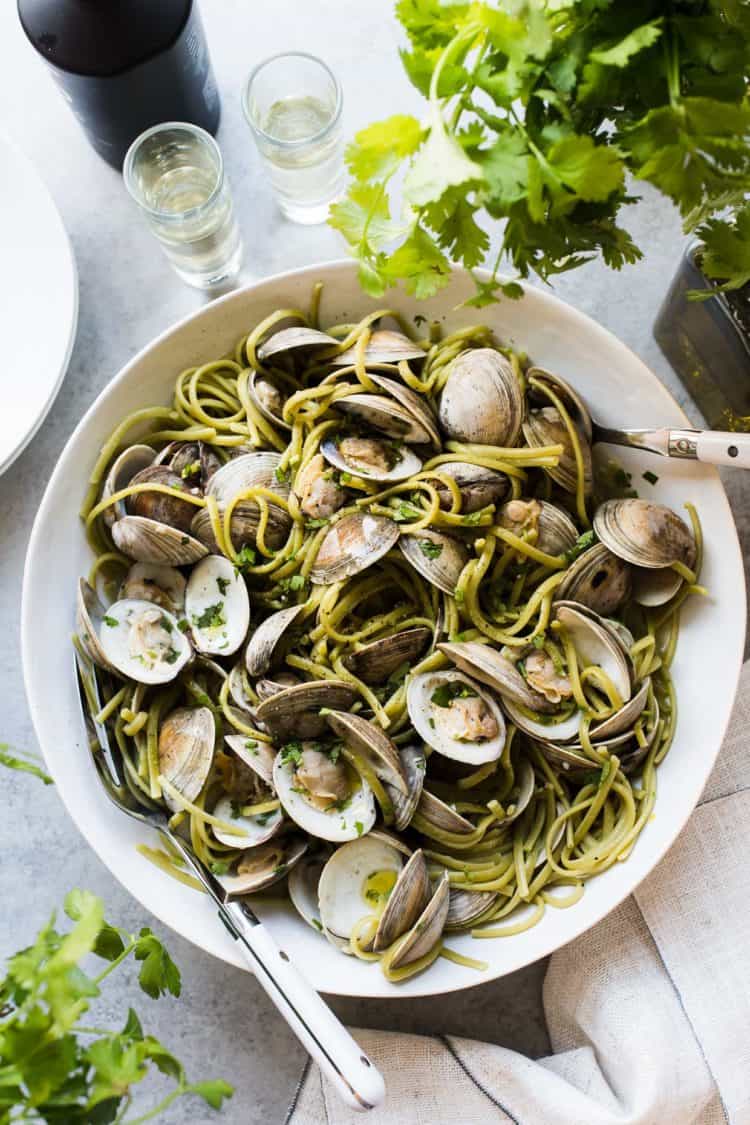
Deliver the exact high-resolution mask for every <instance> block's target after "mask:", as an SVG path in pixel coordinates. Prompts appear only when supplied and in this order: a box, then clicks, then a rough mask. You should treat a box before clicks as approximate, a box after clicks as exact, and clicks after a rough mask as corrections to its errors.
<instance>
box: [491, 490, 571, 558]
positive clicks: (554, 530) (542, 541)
mask: <svg viewBox="0 0 750 1125" xmlns="http://www.w3.org/2000/svg"><path fill="white" fill-rule="evenodd" d="M498 523H499V524H500V526H501V527H505V528H507V529H508V530H509V531H512V532H513V533H514V534H515V535H519V536H521V535H523V533H524V532H527V531H536V533H537V537H536V539H535V540H534V546H535V547H538V548H539V550H540V551H544V552H545V553H546V554H548V555H564V554H565V552H566V551H569V550H570V548H571V547H574V546H575V544H576V543H577V541H578V529H577V528H576V525H575V524H574V523H573V521H572V519H571V518H570V516H569V515H568V513H567V512H564V511H563V510H562V508H558V507H556V505H555V504H549V503H548V502H547V501H546V500H509V501H508V503H507V504H503V506H502V507H501V508H500V510H499V512H498Z"/></svg>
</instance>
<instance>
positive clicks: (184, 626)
mask: <svg viewBox="0 0 750 1125" xmlns="http://www.w3.org/2000/svg"><path fill="white" fill-rule="evenodd" d="M177 628H178V629H179V630H180V632H181V633H187V632H188V631H189V629H190V622H189V621H186V620H185V618H184V617H181V618H180V620H179V621H178V622H177Z"/></svg>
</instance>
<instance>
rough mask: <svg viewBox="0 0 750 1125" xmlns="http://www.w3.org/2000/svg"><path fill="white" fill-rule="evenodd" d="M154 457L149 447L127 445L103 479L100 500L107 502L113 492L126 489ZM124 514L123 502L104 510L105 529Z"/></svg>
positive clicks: (153, 451)
mask: <svg viewBox="0 0 750 1125" xmlns="http://www.w3.org/2000/svg"><path fill="white" fill-rule="evenodd" d="M155 457H156V450H154V449H152V448H151V446H150V445H129V446H128V447H127V449H123V451H122V453H120V454H119V456H117V457H116V458H115V460H114V461H113V462H112V464H111V465H110V468H109V471H108V473H107V475H106V477H105V478H104V486H103V488H102V495H101V498H102V500H108V499H109V497H110V496H113V495H114V494H115V492H120V491H121V490H122V489H123V488H127V486H128V485H129V484H130V482H131V480H132V478H133V477H134V476H135V475H136V473H139V472H140V471H141V470H142V469H145V468H147V466H149V465H151V464H153V460H154V458H155ZM124 514H125V502H124V500H120V501H118V502H116V503H115V504H114V505H112V506H111V507H109V508H105V509H104V511H103V512H102V519H103V520H104V522H105V524H106V525H107V527H111V526H112V524H113V523H114V522H115V520H116V519H117V517H118V515H119V516H122V515H124Z"/></svg>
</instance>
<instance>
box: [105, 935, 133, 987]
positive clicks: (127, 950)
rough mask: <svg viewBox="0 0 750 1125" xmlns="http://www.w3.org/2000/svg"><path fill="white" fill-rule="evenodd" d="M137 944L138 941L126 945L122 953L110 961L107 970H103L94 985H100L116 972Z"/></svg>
mask: <svg viewBox="0 0 750 1125" xmlns="http://www.w3.org/2000/svg"><path fill="white" fill-rule="evenodd" d="M137 944H138V942H137V941H131V943H130V945H126V946H125V948H124V949H123V951H122V953H119V954H118V955H117V957H115V959H114V961H110V963H109V964H108V965H107V967H106V969H102V971H101V972H100V973H99V976H98V977H94V984H100V983H101V982H102V981H103V980H104V978H105V977H108V976H109V974H110V973H112V972H114V970H115V969H116V968H117V966H118V965H121V964H122V962H123V961H125V960H126V959H127V958H128V957H129V956H130V954H131V953H132V952H133V950H134V949H135V947H136V945H137Z"/></svg>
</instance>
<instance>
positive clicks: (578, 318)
mask: <svg viewBox="0 0 750 1125" xmlns="http://www.w3.org/2000/svg"><path fill="white" fill-rule="evenodd" d="M355 270H356V263H354V262H353V261H352V260H351V259H346V258H344V259H341V258H337V259H332V260H329V261H323V262H316V263H314V264H313V265H309V266H303V267H298V268H295V269H289V270H283V271H280V272H279V273H276V274H273V275H271V276H269V277H264V278H262V279H259V280H257V281H253V282H251V283H249V284H248V285H245V286H242V287H240V288H238V289H233V290H232V291H231V292H229V293H227V294H224V295H222V296H221V297H219V298H217V299H216V300H214V301H212V302H210V303H209V304H206V305H203V306H201V307H200V308H198V309H196V310H193V311H192V312H190V313H188V314H187V315H186V316H184V317H182V318H181V319H180V320H179V321H177V322H176V323H174V324H173V325H171V326H170V327H168V328H166V329H165V330H164V331H163V332H161V333H159V334H158V335H157V336H156V337H154V338H153V339H151V340H150V341H149V342H148V343H147V344H145V345H144V346H143V347H142V348H140V349H139V351H138V352H137V353H136V354H135V355H134V356H132V358H131V359H130V360H129V361H128V362H127V363H126V364H125V365H124V366H123V367H122V368H121V369H120V370H119V371H118V372H117V374H116V375H114V376H113V377H112V379H111V380H110V381H109V382H108V383H107V384H106V386H104V387H103V388H102V390H101V391H100V392H99V394H98V395H97V396H96V398H95V399H94V400H93V402H92V403H91V404H90V406H89V407H88V409H87V410H86V412H85V414H84V415H83V417H82V418H81V419H80V421H79V422H78V424H77V425H76V427H75V429H74V430H73V432H72V433H71V434H70V436H69V437H68V439H67V441H66V442H65V445H64V446H63V449H62V450H61V452H60V454H59V457H58V460H57V462H56V464H55V467H54V469H53V471H52V474H51V475H50V477H49V480H48V482H47V485H46V487H45V491H44V494H43V496H42V499H41V501H40V503H39V507H38V509H37V514H36V517H35V519H34V524H33V527H32V531H31V535H30V538H29V543H28V547H27V551H26V557H25V563H24V577H23V588H22V602H21V655H22V668H23V677H24V686H25V690H26V697H27V702H28V706H29V711H30V714H31V718H32V722H33V725H34V730H35V733H36V735H37V739H38V741H39V744H40V747H41V750H42V754H43V756H44V758H45V761H46V762H47V765H48V767H49V769H50V772H51V773H52V775H53V777H54V773H55V767H56V763H55V764H53V763H51V762H50V761H49V758H48V755H47V751H46V748H45V746H44V743H43V741H42V738H41V737H40V733H39V732H40V730H41V729H42V722H41V717H40V708H39V701H38V700H37V698H36V696H35V692H34V688H33V685H34V676H33V669H32V665H31V658H30V650H31V648H32V640H31V634H32V628H33V623H32V611H31V597H30V594H31V590H32V588H33V586H34V585H35V582H36V575H35V570H36V561H37V560H38V559H39V557H40V551H39V539H40V536H41V533H42V530H43V527H44V524H45V523H46V519H47V509H48V506H49V505H50V503H51V493H52V491H53V488H54V485H55V484H56V482H57V479H58V476H60V475H62V473H63V471H64V469H65V462H66V460H67V456H68V452H69V450H70V448H71V446H73V445H74V444H75V442H76V441H77V439H78V436H79V435H80V434H81V433H82V432H83V431H85V430H86V429H87V428H88V426H89V423H90V419H91V417H92V416H93V415H94V414H95V413H96V412H98V410H99V409H100V407H101V406H102V404H103V403H104V402H105V401H106V400H107V399H108V398H109V396H110V395H113V394H115V393H116V392H117V390H118V389H119V387H120V385H121V384H122V383H123V382H125V381H126V380H127V379H128V377H129V375H130V373H131V371H132V370H133V369H134V368H135V367H137V365H138V364H140V362H141V361H142V359H143V358H144V356H146V355H147V354H148V353H149V352H150V351H151V350H152V349H154V348H156V347H157V346H158V345H161V344H162V343H164V342H165V341H167V340H168V339H169V338H170V337H173V336H177V335H178V334H179V333H180V332H181V331H182V330H183V329H184V328H185V326H186V325H188V324H191V323H193V322H194V321H197V320H200V319H201V318H203V317H205V316H206V315H207V314H208V313H209V311H213V310H214V309H216V308H217V307H218V306H223V305H225V304H229V303H231V302H233V301H240V300H241V299H242V298H247V297H252V295H253V293H254V292H255V291H256V290H258V289H262V288H265V287H267V286H269V285H271V284H274V283H277V284H281V283H284V282H286V281H289V280H290V279H300V278H301V279H304V278H305V277H308V278H310V280H311V282H312V281H316V280H320V276H321V275H322V274H327V275H330V273H331V272H349V273H354V271H355ZM465 272H466V271H464V270H462V269H460V268H458V267H453V273H454V274H464V273H465ZM472 272H473V273H474V274H475V275H476V276H477V277H478V278H479V279H480V280H489V278H490V273H489V271H488V270H482V269H477V270H474V271H472ZM353 280H354V281H355V282H356V275H354V277H353ZM524 290H525V292H526V293H529V294H530V295H531V296H532V297H533V299H534V300H539V301H540V302H541V303H542V306H544V305H547V306H548V307H551V308H554V309H556V310H558V311H559V310H561V309H562V310H563V311H564V314H565V315H566V317H568V318H570V320H571V321H572V327H573V328H575V326H576V324H577V326H578V327H579V328H580V329H582V330H585V332H586V333H587V334H589V335H592V336H594V337H598V338H599V340H600V341H602V342H603V343H605V344H606V345H607V346H608V347H609V348H614V349H620V350H621V351H622V352H623V353H624V354H626V355H627V356H628V357H630V359H632V360H633V361H635V363H636V364H637V365H638V366H640V367H642V368H644V369H645V370H646V371H647V372H648V374H649V376H650V378H651V388H652V389H653V391H654V394H657V393H660V394H661V395H662V398H663V401H664V404H665V405H668V407H669V408H670V410H671V411H672V412H673V413H674V414H675V415H679V417H680V418H681V420H682V421H683V423H684V424H685V426H686V427H687V428H692V427H691V423H690V420H689V419H688V417H687V415H686V414H685V412H684V411H683V410H682V408H681V407H680V406H679V404H678V403H677V401H676V399H675V398H674V396H673V395H672V394H671V392H670V391H669V389H668V388H667V387H666V386H665V385H664V383H662V381H661V380H660V379H659V378H658V376H657V375H656V374H655V373H654V372H653V371H652V370H651V369H650V368H649V367H648V365H647V364H646V363H645V362H644V361H643V360H641V359H640V357H639V356H638V355H637V354H636V353H635V352H634V351H633V350H632V349H631V348H629V347H628V346H627V345H626V344H624V343H623V342H622V341H621V340H620V339H619V338H618V337H617V336H615V335H614V333H612V332H611V331H610V330H609V329H607V328H605V327H603V326H602V325H601V324H599V323H598V322H597V321H595V320H593V319H592V318H591V317H589V316H588V314H587V313H584V312H582V311H581V310H579V309H577V308H575V307H574V306H572V305H570V304H568V303H567V302H566V301H564V300H563V299H562V298H560V297H557V296H556V295H554V294H552V293H549V292H546V291H545V290H542V289H540V288H537V287H536V286H533V285H529V284H528V283H526V284H524ZM438 297H439V294H438ZM702 467H703V468H704V469H706V470H708V475H709V476H710V478H711V479H713V481H714V482H715V483H717V484H718V485H719V488H718V490H717V496H716V500H717V502H718V501H719V500H720V503H721V505H722V508H723V513H722V514H723V516H724V517H725V518H726V519H727V521H728V525H729V526H730V527H731V528H732V531H733V535H732V536H731V551H732V554H733V556H734V569H735V571H736V574H737V578H738V588H737V597H738V600H739V598H740V595H741V596H742V604H743V607H744V605H745V604H746V602H745V598H746V580H745V574H744V565H743V557H742V552H741V548H740V543H739V539H738V535H737V529H736V524H735V520H734V516H733V514H732V511H731V508H730V505H729V500H728V498H727V495H726V491H725V489H724V487H723V485H722V484H721V481H720V478H719V474H718V472H717V471H716V469H713V468H710V467H708V466H702ZM722 546H723V549H725V550H726V549H729V548H730V543H724V544H723V545H722ZM746 628H747V621H746V615H745V614H744V608H743V627H742V629H741V631H740V633H739V634H738V636H737V651H736V652H735V653H733V654H731V657H732V659H731V660H730V661H728V663H727V665H726V667H727V671H728V672H730V673H731V668H732V666H734V667H735V672H734V675H733V676H731V677H730V684H731V699H732V704H731V705H730V706H729V707H728V708H727V712H726V715H725V716H724V719H723V721H722V722H721V723H720V724H717V726H716V732H715V737H716V745H715V747H714V748H713V750H712V751H711V753H710V754H709V755H707V757H706V766H707V772H706V778H705V780H706V781H707V780H708V777H709V775H710V772H711V769H713V766H714V765H715V762H716V759H717V757H718V755H719V752H720V750H721V747H722V744H723V741H724V737H725V735H726V730H727V727H728V725H729V721H730V719H731V714H732V709H733V702H734V699H735V697H736V693H737V687H738V683H739V677H740V673H741V671H742V666H743V652H744V639H745V632H746ZM72 667H73V662H72V659H71V669H72ZM704 784H705V783H704ZM58 795H59V796H60V798H61V800H62V802H63V804H64V806H65V808H66V810H67V811H68V813H69V814H70V817H71V819H72V820H73V823H74V824H75V825H76V827H77V828H78V830H79V831H80V833H81V835H82V836H83V837H84V839H85V840H86V842H87V843H88V844H89V846H90V847H92V848H93V850H94V852H95V853H96V854H97V856H98V857H99V859H101V861H102V862H103V863H104V865H105V866H106V867H107V869H108V870H109V871H110V873H111V874H112V875H113V876H114V877H115V878H116V879H117V880H118V882H119V883H120V884H121V885H122V886H123V887H124V888H125V889H126V890H127V891H128V893H129V894H131V895H132V896H133V898H135V899H136V901H137V902H139V903H140V904H141V906H144V908H145V909H147V910H148V911H149V912H150V913H151V914H153V915H154V916H155V917H156V918H158V919H159V921H160V922H162V923H163V924H164V925H165V926H167V927H169V929H170V930H174V932H176V933H178V934H179V935H180V936H181V937H184V938H185V939H186V940H188V941H190V942H191V943H192V944H193V945H195V946H197V947H199V948H201V949H203V950H204V951H205V952H206V953H209V954H211V955H212V956H215V957H220V958H221V959H222V960H225V961H226V962H227V963H229V964H234V965H236V966H239V967H242V968H244V969H246V970H247V969H248V966H247V965H246V964H245V963H244V962H243V961H242V960H241V959H240V958H239V957H232V956H231V955H230V952H231V947H228V948H227V953H226V955H225V954H224V953H223V952H221V951H218V950H217V949H216V948H212V947H210V946H209V945H208V944H206V943H205V942H204V941H202V940H201V939H200V937H198V936H196V935H195V934H193V933H191V932H190V927H189V926H188V925H185V926H182V927H179V928H178V926H177V925H176V923H175V921H174V919H173V917H171V916H168V913H169V912H168V911H167V910H162V908H161V907H160V906H159V905H158V904H156V905H154V904H152V903H151V902H149V904H148V906H146V905H145V904H144V902H143V899H142V898H141V896H140V894H139V893H138V890H137V886H136V879H135V878H134V877H132V875H127V876H126V873H125V872H122V871H121V870H119V869H118V870H115V869H114V868H113V867H112V866H110V863H109V861H108V859H107V857H106V856H105V854H104V849H103V847H101V846H100V845H99V843H98V841H95V839H94V836H95V833H94V832H93V831H92V830H91V827H90V825H91V822H90V821H89V820H87V821H86V822H85V823H82V822H81V820H80V819H79V818H78V817H77V815H75V814H74V811H73V808H72V807H71V803H69V801H68V799H67V797H66V796H65V795H64V794H63V791H62V789H61V788H60V787H59V786H58ZM699 800H700V794H698V796H697V797H696V799H695V801H694V802H692V803H690V805H689V807H687V804H686V808H685V811H684V813H681V814H680V815H679V816H674V815H672V817H671V822H670V824H671V827H670V831H669V832H668V833H667V838H666V839H665V840H662V841H661V842H659V843H658V844H656V845H654V846H653V854H650V855H649V860H648V864H647V866H646V869H645V870H644V871H643V872H642V873H640V874H639V876H638V877H637V878H636V879H635V882H632V883H629V882H628V881H627V880H625V881H624V885H623V887H622V888H621V887H619V886H616V888H615V891H614V893H613V894H611V895H610V896H609V897H608V898H607V900H606V902H605V903H604V904H597V908H596V910H595V911H594V913H593V916H592V917H590V918H589V919H587V921H586V923H585V924H584V925H583V926H582V927H581V928H580V929H579V930H578V931H577V932H576V933H575V934H573V935H570V936H566V937H564V938H562V939H561V938H560V937H559V936H558V937H555V935H554V932H553V933H552V935H551V937H550V939H549V940H548V941H546V942H545V943H544V944H543V945H542V947H541V949H534V950H533V951H530V952H529V953H528V955H527V954H526V953H525V952H524V953H523V954H522V955H521V956H519V957H517V958H516V960H515V961H514V963H513V965H512V966H509V967H507V968H504V967H499V968H498V971H494V970H495V966H492V967H491V969H490V971H489V973H488V974H485V975H483V978H482V980H480V981H472V980H468V979H466V978H465V977H460V976H459V975H457V976H456V978H455V981H454V980H451V981H450V983H449V984H448V986H445V985H444V986H441V987H440V988H434V987H431V986H430V983H429V982H430V979H431V978H430V974H429V973H425V974H420V975H419V976H418V977H416V978H414V980H415V981H417V982H419V985H420V987H418V988H416V989H412V990H410V991H409V992H406V991H403V990H398V989H397V988H395V987H394V988H392V989H391V990H389V991H388V993H387V998H388V999H403V1000H409V999H412V998H413V997H414V996H434V995H443V994H446V995H447V994H448V993H450V992H457V991H464V990H466V989H469V988H481V987H482V986H483V985H484V984H488V983H490V982H491V981H493V980H496V979H498V978H500V977H502V976H506V975H508V974H509V973H511V972H516V971H518V970H519V969H522V968H525V967H526V966H527V965H529V964H532V963H534V962H536V961H538V960H541V959H542V958H543V957H546V956H549V955H550V954H551V953H553V952H555V951H556V950H557V949H559V948H561V947H562V945H564V944H567V943H568V942H569V941H572V940H576V938H578V937H580V936H581V935H582V934H583V933H585V932H586V931H587V930H589V929H591V928H592V927H593V926H595V925H597V924H598V923H599V922H600V921H602V919H603V918H605V917H606V916H607V915H609V914H610V913H612V911H613V910H615V909H616V908H617V907H618V906H619V905H620V904H621V903H622V902H623V901H624V900H625V899H626V898H627V897H628V896H629V895H631V894H633V892H634V891H635V890H636V889H637V887H638V886H639V885H640V883H642V882H643V881H644V880H645V879H646V878H647V877H648V875H650V874H651V872H652V871H653V870H654V868H655V867H656V866H657V864H659V863H660V862H661V860H662V859H663V858H664V856H665V855H666V854H667V852H668V851H669V850H670V848H671V847H672V846H673V844H674V843H675V840H676V839H677V837H678V836H679V834H680V833H681V832H682V830H683V828H684V827H685V825H686V824H687V822H688V820H689V819H690V817H691V816H692V815H693V812H694V811H695V808H696V806H697V803H698V801H699ZM248 971H249V970H248ZM425 985H426V987H425ZM326 991H327V992H328V993H329V994H331V995H340V996H352V997H357V998H360V999H369V998H380V999H382V998H383V994H382V993H381V992H365V991H362V990H361V989H357V988H356V987H355V988H351V987H347V986H346V975H345V974H342V979H341V987H338V985H337V987H336V988H335V990H334V989H326Z"/></svg>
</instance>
